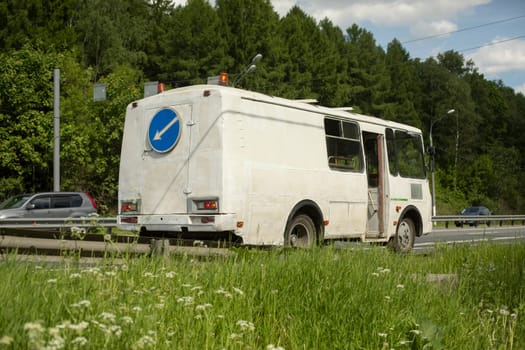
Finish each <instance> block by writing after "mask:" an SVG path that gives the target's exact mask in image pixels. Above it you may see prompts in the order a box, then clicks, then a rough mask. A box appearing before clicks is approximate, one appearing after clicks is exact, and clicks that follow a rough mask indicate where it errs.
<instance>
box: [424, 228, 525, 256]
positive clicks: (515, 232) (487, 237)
mask: <svg viewBox="0 0 525 350" xmlns="http://www.w3.org/2000/svg"><path fill="white" fill-rule="evenodd" d="M518 241H521V242H525V226H502V227H499V226H490V227H487V226H486V225H480V226H478V227H469V226H464V227H463V228H447V229H446V228H436V229H434V230H433V231H432V232H431V233H430V234H428V235H426V236H422V237H417V238H416V242H415V245H414V250H415V251H421V250H428V249H431V248H432V247H433V246H435V245H436V244H475V243H481V242H491V243H495V244H501V243H513V242H518Z"/></svg>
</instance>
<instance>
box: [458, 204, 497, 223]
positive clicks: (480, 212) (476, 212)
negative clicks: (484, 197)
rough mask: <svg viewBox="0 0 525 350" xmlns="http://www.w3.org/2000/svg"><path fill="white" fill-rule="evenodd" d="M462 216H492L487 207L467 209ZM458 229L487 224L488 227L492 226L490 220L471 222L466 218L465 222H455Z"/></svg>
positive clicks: (462, 212)
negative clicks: (464, 226)
mask: <svg viewBox="0 0 525 350" xmlns="http://www.w3.org/2000/svg"><path fill="white" fill-rule="evenodd" d="M459 215H461V216H466V217H468V216H489V215H492V213H491V212H490V210H489V209H488V208H486V207H481V206H477V207H468V208H465V209H463V210H462V211H461V213H459ZM455 224H456V226H457V227H463V225H469V226H478V225H479V224H487V226H490V221H489V220H469V219H468V218H465V220H461V221H456V222H455Z"/></svg>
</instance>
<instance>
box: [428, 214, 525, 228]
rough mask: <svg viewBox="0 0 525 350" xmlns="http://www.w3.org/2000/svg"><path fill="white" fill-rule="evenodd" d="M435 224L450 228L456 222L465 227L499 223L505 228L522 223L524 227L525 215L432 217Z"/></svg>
mask: <svg viewBox="0 0 525 350" xmlns="http://www.w3.org/2000/svg"><path fill="white" fill-rule="evenodd" d="M432 221H433V222H444V223H445V227H447V228H448V225H449V223H452V224H454V225H455V223H456V222H461V223H463V224H464V225H468V224H469V223H471V222H472V223H474V224H476V223H485V222H487V223H493V222H495V223H499V225H500V226H503V224H504V223H507V222H508V223H509V224H510V225H511V226H512V225H514V224H515V223H517V222H521V224H522V225H525V215H476V216H469V215H439V216H433V217H432Z"/></svg>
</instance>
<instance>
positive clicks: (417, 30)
mask: <svg viewBox="0 0 525 350" xmlns="http://www.w3.org/2000/svg"><path fill="white" fill-rule="evenodd" d="M457 29H458V26H457V24H455V23H452V22H450V21H447V20H439V21H432V22H417V23H415V24H414V25H413V26H412V27H411V28H410V31H411V33H412V34H413V35H414V36H416V37H419V38H421V37H425V36H431V35H436V34H443V33H450V32H452V31H455V30H457Z"/></svg>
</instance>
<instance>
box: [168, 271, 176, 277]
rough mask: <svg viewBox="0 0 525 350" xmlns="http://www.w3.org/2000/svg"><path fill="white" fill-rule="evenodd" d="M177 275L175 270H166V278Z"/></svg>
mask: <svg viewBox="0 0 525 350" xmlns="http://www.w3.org/2000/svg"><path fill="white" fill-rule="evenodd" d="M176 275H177V273H176V272H174V271H169V272H166V278H175V276H176Z"/></svg>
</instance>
